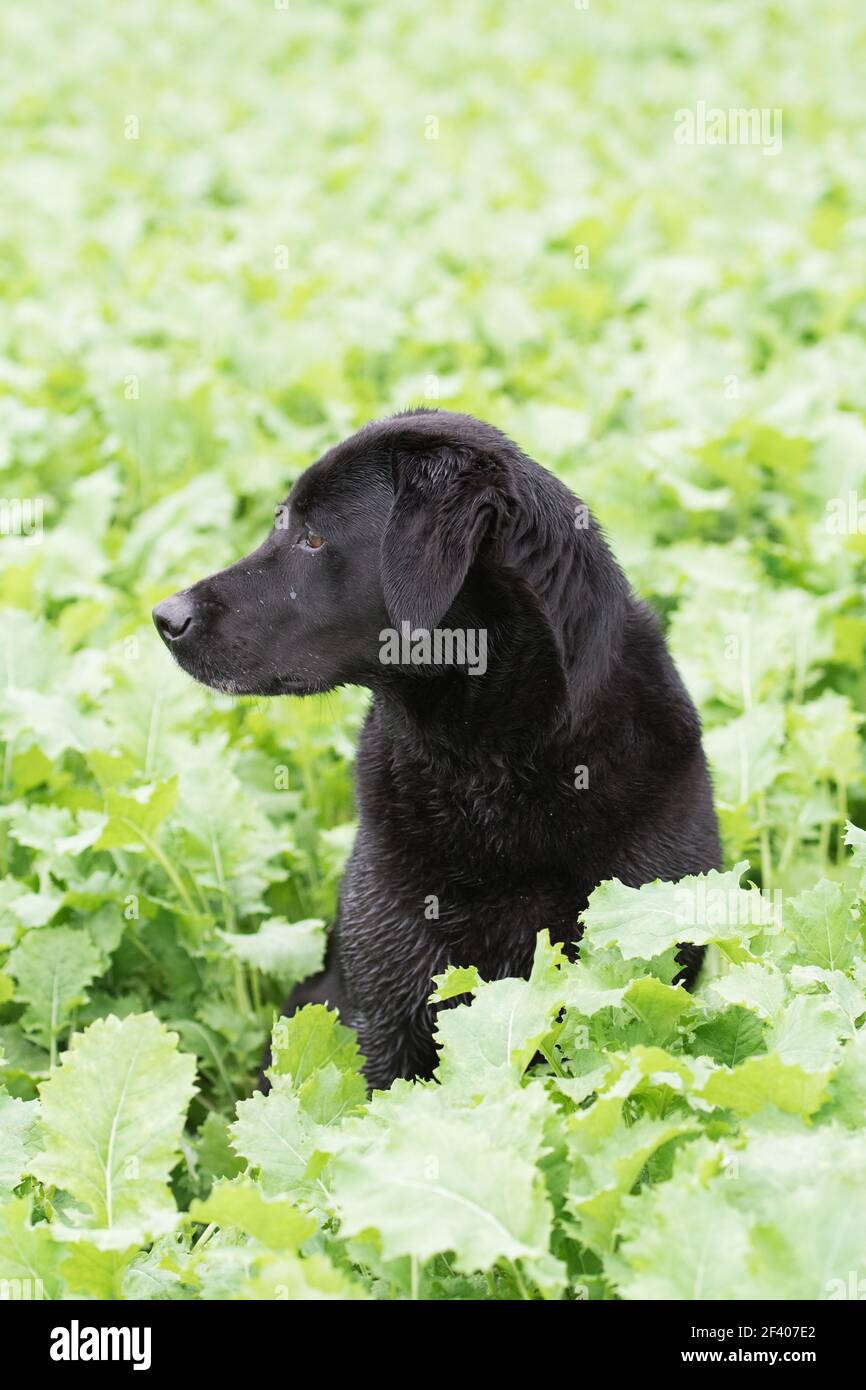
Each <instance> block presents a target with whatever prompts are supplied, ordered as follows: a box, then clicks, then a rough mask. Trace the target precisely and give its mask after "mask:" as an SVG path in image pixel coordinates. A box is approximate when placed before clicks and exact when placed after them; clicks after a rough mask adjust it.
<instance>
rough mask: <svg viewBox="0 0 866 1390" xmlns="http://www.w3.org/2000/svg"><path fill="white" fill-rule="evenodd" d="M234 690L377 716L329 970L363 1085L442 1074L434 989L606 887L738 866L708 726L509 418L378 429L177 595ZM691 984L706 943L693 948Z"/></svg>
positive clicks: (168, 628)
mask: <svg viewBox="0 0 866 1390" xmlns="http://www.w3.org/2000/svg"><path fill="white" fill-rule="evenodd" d="M153 616H154V621H155V623H156V626H157V629H158V630H159V633H160V635H161V637H162V638H163V640H164V641H165V643H166V645H167V646H168V648H169V650H170V651H171V653H172V655H173V656H174V657H175V658H176V659H177V661H178V662H179V663H180V665H181V666H182V667H183V668H184V670H186V671H188V672H189V674H190V675H191V676H194V677H195V678H196V679H197V680H199V681H202V682H204V684H206V685H208V686H212V687H213V688H214V689H217V690H224V691H229V692H232V693H234V694H251V695H309V694H313V693H314V692H318V691H325V690H330V689H333V687H335V686H338V685H343V684H347V683H352V684H357V685H365V686H368V687H369V688H370V690H371V691H372V693H373V702H372V706H371V709H370V713H369V715H368V717H367V721H366V724H365V726H364V730H363V734H362V737H361V742H360V748H359V752H358V767H357V794H358V811H359V818H360V826H359V830H358V837H357V841H356V843H355V847H354V851H353V853H352V856H351V859H350V861H349V864H348V867H347V869H346V873H345V876H344V878H343V883H342V888H341V893H340V908H339V913H338V917H337V921H336V923H335V925H334V928H333V931H332V934H331V938H330V945H329V964H328V968H327V970H326V972H325V973H324V975H322V976H320V977H318V978H317V979H314V980H313V981H311V982H307V983H306V984H305V985H303V986H301V987H300V988H299V989H298V990H297V991H296V992H295V994H294V995H293V996H292V998H291V999H290V1000H289V1001H288V1004H287V1006H286V1009H287V1012H288V1011H291V1009H293V1008H295V1007H297V1006H298V1005H299V1004H301V1003H305V1002H308V1001H310V1000H327V1001H328V1002H330V1004H331V1005H332V1006H336V1007H338V1008H339V1009H340V1011H341V1014H342V1017H343V1019H344V1021H345V1022H347V1023H349V1024H351V1025H352V1026H353V1027H354V1028H356V1029H357V1032H358V1036H359V1041H360V1044H361V1048H362V1050H363V1052H364V1053H365V1055H366V1057H367V1068H366V1070H367V1078H368V1081H369V1083H370V1085H371V1086H373V1087H386V1086H388V1085H390V1083H391V1082H392V1081H393V1080H394V1079H395V1078H396V1077H413V1076H420V1077H424V1076H429V1075H430V1073H431V1072H432V1070H433V1068H434V1066H435V1064H436V1060H437V1056H436V1049H435V1046H434V1043H433V1039H432V1034H433V1028H434V1012H433V1010H432V1009H431V1007H430V1005H429V1004H428V997H429V995H430V992H431V979H432V976H433V975H436V974H438V973H439V972H441V971H443V970H444V969H445V968H446V966H447V965H448V964H449V963H450V964H456V965H469V964H472V965H476V966H477V967H478V970H479V972H480V974H481V976H482V977H483V978H484V979H487V980H491V979H496V978H501V977H503V976H507V975H523V976H525V975H527V974H528V972H529V969H530V965H531V961H532V956H533V951H534V948H535V939H536V934H537V933H538V931H539V930H541V929H542V928H545V927H547V928H549V929H550V934H551V937H552V938H553V939H554V940H556V941H561V942H565V943H573V942H575V941H576V940H577V939H578V938H579V935H580V926H579V924H577V917H578V914H579V913H580V912H581V911H582V909H583V908H584V907H585V906H586V902H587V898H588V897H589V894H590V893H591V892H592V890H593V888H595V887H596V886H597V885H598V884H599V883H601V882H602V880H603V879H609V878H619V879H621V880H622V881H623V883H626V884H630V885H632V886H635V887H636V886H639V885H640V884H643V883H647V882H649V881H650V880H652V879H655V878H661V879H678V878H680V877H682V876H683V875H685V874H694V873H701V872H703V871H705V870H707V869H712V868H718V867H720V862H721V860H720V847H719V836H718V827H717V823H716V816H715V812H714V809H713V801H712V793H711V787H710V780H709V776H708V772H707V766H706V762H705V759H704V754H703V751H702V748H701V730H700V721H699V718H698V715H697V712H696V711H695V708H694V706H693V704H692V701H691V700H690V698H689V696H688V694H687V693H686V690H685V687H684V686H683V683H682V681H681V679H680V677H679V675H678V673H677V671H676V668H675V667H674V664H673V662H672V660H671V657H670V655H669V653H668V650H667V648H666V646H665V641H664V638H663V636H662V633H661V630H660V628H659V624H658V622H657V620H656V618H655V616H654V615H653V613H652V612H651V611H650V610H649V609H648V608H647V607H646V606H645V605H644V604H643V603H641V602H639V601H638V600H637V599H636V598H635V597H634V595H633V593H632V592H631V589H630V588H629V585H628V582H627V580H626V579H625V577H624V575H623V573H622V571H621V570H620V568H619V566H618V565H617V563H616V561H615V560H614V558H613V556H612V554H611V552H610V550H609V548H608V546H607V544H606V542H605V539H604V537H603V535H602V532H601V530H600V529H599V526H598V524H597V523H596V521H595V519H594V518H593V517H592V515H591V514H590V513H589V511H588V510H587V508H586V507H585V506H584V505H583V504H582V503H581V502H579V501H578V500H577V499H576V498H575V497H574V496H573V494H572V493H571V492H569V490H568V488H567V487H565V486H564V484H563V483H561V482H560V481H559V479H557V478H556V477H554V476H553V475H552V474H550V473H548V472H546V471H545V470H544V469H543V468H541V467H540V466H539V465H538V464H537V463H535V462H533V460H532V459H530V458H528V457H527V456H526V455H525V454H524V453H523V452H522V451H521V450H520V449H519V448H518V447H517V446H516V445H515V444H513V443H512V442H511V440H510V439H508V438H506V436H505V435H503V434H502V433H500V431H499V430H497V429H494V428H493V427H492V426H491V425H487V424H484V423H482V422H481V421H480V420H475V419H473V418H472V417H470V416H468V415H458V414H452V413H450V412H447V411H440V410H429V409H424V410H418V411H409V412H406V413H404V414H400V415H396V416H394V417H393V418H390V419H386V420H380V421H376V422H374V423H372V424H369V425H367V426H365V427H364V428H363V429H362V430H360V431H359V432H358V433H357V434H355V435H353V436H352V437H351V438H350V439H347V440H345V441H344V442H343V443H342V444H338V445H337V446H336V448H333V449H330V450H329V451H328V452H327V453H326V454H325V455H324V456H323V457H322V458H321V459H319V460H318V462H316V463H315V464H313V465H312V467H311V468H309V469H308V470H307V472H306V473H304V474H303V476H302V477H301V478H299V479H298V481H297V482H296V484H295V486H294V487H293V489H292V491H291V494H290V495H289V498H288V500H287V501H286V502H285V503H284V504H282V505H281V506H280V507H278V508H277V513H276V521H275V525H274V528H273V530H272V531H271V533H270V535H269V536H268V537H267V539H266V540H265V541H264V543H263V544H262V545H261V546H260V547H259V548H258V550H255V551H253V553H252V554H251V555H248V556H247V557H246V559H243V560H239V561H238V562H237V564H235V565H232V566H230V568H228V569H226V570H222V571H221V572H220V573H218V574H215V575H212V576H210V577H209V578H207V579H202V580H200V581H199V582H198V583H197V584H194V585H193V586H192V588H190V589H184V590H182V591H181V592H180V593H177V594H174V595H173V596H172V597H171V598H168V599H166V600H164V602H162V603H160V604H158V605H157V607H156V608H155V609H154V613H153ZM679 959H680V963H681V964H682V965H683V967H684V968H683V971H682V972H681V978H683V979H684V980H685V982H686V983H687V984H690V983H691V982H692V980H693V979H694V976H695V975H696V973H697V970H698V968H699V966H700V959H701V952H700V950H699V949H698V948H694V947H687V946H686V947H683V948H682V950H681V955H680V957H679Z"/></svg>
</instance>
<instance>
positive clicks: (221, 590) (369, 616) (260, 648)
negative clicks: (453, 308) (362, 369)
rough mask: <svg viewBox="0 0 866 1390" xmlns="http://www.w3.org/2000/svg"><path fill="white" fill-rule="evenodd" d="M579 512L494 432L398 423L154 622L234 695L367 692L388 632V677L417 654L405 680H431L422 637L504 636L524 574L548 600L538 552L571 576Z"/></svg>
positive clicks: (176, 651) (291, 503)
mask: <svg viewBox="0 0 866 1390" xmlns="http://www.w3.org/2000/svg"><path fill="white" fill-rule="evenodd" d="M532 470H534V473H533V471H532ZM535 475H538V477H537V478H536V476H535ZM540 480H543V482H542V481H540ZM573 504H574V499H573V498H572V497H571V494H570V493H568V492H567V490H566V489H565V488H563V487H562V485H561V484H559V483H557V481H556V480H555V479H554V478H552V476H551V475H550V474H547V473H545V472H544V470H543V469H540V468H539V467H538V465H537V464H534V463H532V462H531V460H529V459H527V458H526V457H525V456H524V455H523V454H522V453H521V452H520V450H519V449H518V448H517V447H516V445H514V444H512V443H511V441H510V440H508V439H507V438H506V437H505V436H504V435H503V434H501V433H500V432H499V431H498V430H496V429H494V428H493V427H492V426H490V425H486V424H483V423H482V422H481V421H478V420H474V419H472V418H471V417H470V416H466V415H457V414H452V413H450V412H447V411H436V410H425V411H417V412H410V413H408V414H404V415H397V416H394V417H392V418H390V419H387V420H382V421H377V422H376V423H374V424H372V425H368V426H366V427H365V428H364V429H362V430H360V431H359V432H358V433H357V434H355V435H353V436H352V437H351V438H350V439H347V440H346V441H344V442H343V443H342V444H339V445H337V447H336V448H334V449H331V450H330V451H329V452H328V453H326V454H325V455H324V456H323V457H322V458H321V459H319V460H318V462H317V463H315V464H313V465H312V467H311V468H309V469H308V470H307V471H306V472H305V473H304V474H303V475H302V476H301V477H300V478H299V479H298V481H297V482H296V484H295V486H294V487H293V489H292V491H291V493H290V494H289V497H288V498H287V499H286V501H285V502H284V503H282V504H281V505H280V506H279V507H277V509H276V516H275V522H274V526H273V529H272V530H271V532H270V534H269V535H268V536H267V538H266V539H265V541H264V542H263V544H262V545H260V546H259V548H258V549H257V550H255V551H253V553H252V554H251V555H248V556H247V557H246V558H245V559H243V560H239V561H238V562H237V563H236V564H234V565H232V566H230V567H229V568H228V569H225V570H221V571H220V572H219V573H217V574H214V575H211V576H209V577H208V578H206V579H201V580H199V582H198V583H197V584H194V585H192V587H191V588H188V589H183V590H181V591H180V592H179V593H177V594H173V595H172V596H171V597H170V598H168V599H164V600H163V602H162V603H159V604H157V606H156V608H155V609H154V610H153V618H154V622H155V624H156V627H157V630H158V631H159V634H160V636H161V637H162V639H163V641H164V642H165V644H166V646H167V647H168V648H169V650H170V651H171V653H172V655H173V656H174V657H175V658H176V660H177V661H178V663H179V664H180V665H181V666H182V667H183V669H184V670H185V671H187V672H189V674H190V675H192V676H194V677H195V678H196V679H197V680H199V681H202V682H203V683H204V684H206V685H209V686H212V687H214V688H215V689H218V690H225V691H229V692H231V693H233V694H252V695H283V694H292V695H305V694H312V693H315V692H317V691H324V690H330V689H333V688H334V687H335V686H337V685H343V684H359V685H369V686H371V687H373V688H376V686H377V684H380V683H381V682H382V680H383V678H384V674H385V673H384V671H383V635H384V634H385V633H394V634H395V635H396V638H397V650H398V656H397V661H398V664H401V665H402V662H401V656H402V658H403V659H405V658H407V656H408V657H409V662H410V665H411V663H412V662H414V660H415V653H417V652H418V651H420V653H421V655H420V659H419V662H418V669H415V668H414V667H413V668H412V669H413V673H414V674H415V675H417V674H419V671H421V672H424V673H426V674H427V675H428V676H429V674H430V672H431V661H432V662H435V655H432V656H430V653H429V652H427V653H426V655H427V656H429V657H430V659H429V660H426V659H425V649H423V648H418V647H417V645H413V641H412V639H413V638H414V637H415V635H416V634H417V633H418V632H421V633H424V632H428V633H430V632H435V631H437V630H441V628H442V627H444V626H445V625H446V624H447V627H448V630H449V631H452V630H453V631H457V632H463V631H467V630H473V631H474V630H476V629H477V628H478V626H479V625H480V624H484V625H488V624H489V625H491V626H493V627H494V628H495V627H496V624H497V623H499V624H500V625H501V624H502V623H503V622H505V623H507V622H509V621H511V625H512V627H513V621H514V616H515V615H514V604H515V602H524V600H523V599H520V598H517V597H516V593H517V591H518V590H519V591H520V592H521V593H523V591H525V592H526V593H529V592H530V590H531V589H532V583H531V580H530V581H529V582H528V581H527V577H526V573H521V571H529V570H532V569H535V570H537V571H538V574H537V578H538V585H536V587H538V586H539V585H540V587H541V589H544V588H545V587H547V589H548V590H550V592H551V593H552V594H553V597H554V599H556V597H557V594H560V592H561V590H562V578H561V575H560V576H559V577H557V572H556V571H557V565H556V559H557V557H556V556H551V555H550V554H546V553H544V552H545V551H547V550H549V549H551V548H553V549H558V550H559V551H560V552H564V551H567V552H568V553H567V554H560V556H559V558H560V560H561V561H562V562H563V563H564V565H565V569H566V570H568V571H571V570H572V569H573V567H574V564H575V563H577V558H576V557H577V551H576V550H575V548H574V539H573V537H574V517H573V515H572V513H573V510H575V509H574V507H573ZM593 526H594V523H593ZM539 537H542V539H541V540H539ZM599 543H600V544H601V546H602V548H604V547H603V542H602V541H600V538H599ZM539 547H540V550H541V552H542V553H540V554H539V553H538V550H539ZM572 550H574V555H572V554H571V551H572ZM605 553H606V552H605ZM583 569H584V570H586V565H585V563H584V564H583ZM515 586H516V588H515ZM537 597H538V596H537V595H536V598H537ZM542 598H543V595H542ZM533 601H534V600H533ZM406 635H408V639H409V641H408V647H409V648H411V654H410V652H409V650H408V649H407V643H406V642H405V641H404V642H403V646H402V651H401V650H400V639H401V638H403V637H404V636H406ZM548 636H549V634H548ZM474 652H475V655H476V656H477V647H476V648H475V649H474ZM452 655H453V651H452ZM472 655H473V652H472V651H471V650H470V652H469V653H468V655H467V652H466V651H465V650H464V651H463V653H462V660H463V664H464V666H466V665H468V663H469V661H471V658H472ZM392 656H393V649H392ZM460 656H461V653H460V651H458V652H457V657H458V658H460ZM457 664H459V660H458V663H457ZM404 670H405V667H404Z"/></svg>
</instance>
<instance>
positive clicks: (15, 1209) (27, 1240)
mask: <svg viewBox="0 0 866 1390" xmlns="http://www.w3.org/2000/svg"><path fill="white" fill-rule="evenodd" d="M62 1259H63V1249H62V1247H61V1246H60V1245H58V1244H57V1242H56V1241H55V1240H54V1239H53V1238H52V1233H51V1228H50V1227H49V1226H48V1225H47V1224H46V1223H45V1222H40V1223H39V1224H38V1225H35V1226H33V1225H31V1223H30V1203H29V1202H28V1201H26V1200H25V1199H23V1198H19V1199H15V1198H13V1200H12V1201H9V1202H6V1203H5V1204H3V1205H2V1206H0V1283H4V1284H5V1283H8V1284H10V1285H11V1286H12V1288H13V1289H17V1291H18V1292H19V1293H20V1296H21V1297H22V1298H43V1297H44V1298H60V1296H61V1294H62V1290H63V1280H62V1279H61V1277H60V1272H59V1269H60V1263H61V1260H62ZM16 1281H17V1282H16ZM10 1296H12V1294H11V1293H10Z"/></svg>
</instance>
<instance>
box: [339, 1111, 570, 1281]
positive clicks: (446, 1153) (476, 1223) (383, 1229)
mask: <svg viewBox="0 0 866 1390" xmlns="http://www.w3.org/2000/svg"><path fill="white" fill-rule="evenodd" d="M529 1096H530V1093H529V1092H527V1091H520V1090H517V1091H514V1092H513V1093H504V1094H503V1095H501V1096H494V1095H490V1094H488V1095H487V1096H485V1098H484V1100H483V1101H481V1102H480V1103H479V1105H478V1106H477V1107H471V1106H467V1107H464V1106H461V1105H459V1104H455V1102H454V1099H453V1098H452V1095H451V1087H450V1086H448V1085H442V1086H436V1085H433V1086H414V1087H407V1088H406V1089H405V1090H401V1091H400V1093H399V1096H398V1097H397V1098H394V1099H391V1098H390V1097H389V1103H388V1105H387V1106H386V1107H385V1111H386V1113H387V1116H388V1123H387V1125H384V1124H381V1123H377V1118H376V1113H375V1110H374V1112H373V1113H371V1116H370V1117H369V1118H366V1117H365V1118H363V1119H358V1120H351V1121H348V1122H347V1124H346V1125H345V1126H344V1139H343V1142H342V1143H341V1145H340V1149H339V1151H338V1153H337V1155H336V1157H335V1158H334V1160H333V1184H334V1196H335V1200H336V1203H337V1209H338V1211H339V1214H340V1219H341V1223H342V1227H343V1229H344V1230H345V1231H346V1232H347V1233H348V1234H349V1235H353V1234H354V1235H358V1234H360V1233H361V1232H363V1231H366V1230H368V1229H370V1228H372V1229H374V1230H375V1231H376V1232H377V1233H378V1237H379V1239H380V1241H381V1247H382V1252H383V1255H384V1257H385V1258H386V1259H395V1258H397V1257H399V1256H401V1255H413V1256H415V1257H416V1258H417V1259H418V1260H421V1261H426V1260H428V1259H430V1258H431V1257H432V1256H433V1255H435V1254H437V1253H439V1252H445V1251H451V1252H453V1255H454V1264H455V1266H456V1268H457V1269H458V1270H461V1271H463V1272H465V1273H469V1272H471V1271H472V1270H475V1269H489V1268H490V1267H491V1266H492V1265H494V1264H495V1263H496V1262H497V1260H501V1259H507V1260H519V1259H535V1258H540V1257H541V1256H542V1255H544V1254H545V1253H546V1252H547V1250H548V1243H549V1239H550V1226H551V1210H550V1205H549V1202H548V1199H547V1196H546V1192H545V1186H544V1181H543V1179H542V1176H541V1173H540V1172H539V1170H538V1168H537V1167H536V1161H537V1158H538V1156H539V1153H540V1147H541V1142H542V1138H541V1133H540V1129H541V1126H540V1124H539V1119H540V1116H541V1111H540V1110H539V1108H538V1105H537V1104H536V1105H531V1104H530V1103H529Z"/></svg>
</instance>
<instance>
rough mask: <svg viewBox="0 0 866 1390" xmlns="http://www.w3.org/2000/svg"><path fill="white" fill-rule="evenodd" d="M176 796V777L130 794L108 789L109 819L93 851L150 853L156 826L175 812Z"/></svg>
mask: <svg viewBox="0 0 866 1390" xmlns="http://www.w3.org/2000/svg"><path fill="white" fill-rule="evenodd" d="M177 793H178V787H177V778H176V777H170V778H168V779H167V780H166V781H164V782H161V783H158V784H157V783H150V784H148V785H146V786H143V787H139V788H138V790H137V791H134V792H130V793H124V792H119V791H115V790H113V789H109V790H107V791H106V793H105V806H106V811H107V813H108V820H107V822H106V824H105V827H104V828H103V830H102V833H101V834H100V836H99V839H98V840H97V841H96V846H95V848H96V849H125V850H132V851H141V850H147V851H149V852H150V853H152V852H153V846H154V841H155V838H156V835H157V833H158V831H159V827H160V826H161V824H162V822H163V821H164V820H165V818H166V816H167V815H169V813H170V812H171V811H172V810H173V809H174V806H175V803H176V802H177Z"/></svg>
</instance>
